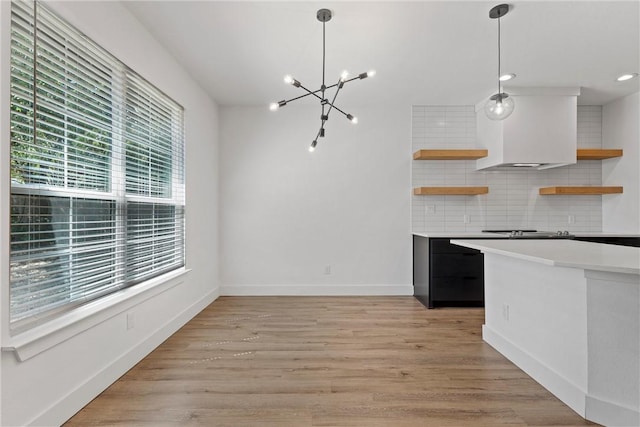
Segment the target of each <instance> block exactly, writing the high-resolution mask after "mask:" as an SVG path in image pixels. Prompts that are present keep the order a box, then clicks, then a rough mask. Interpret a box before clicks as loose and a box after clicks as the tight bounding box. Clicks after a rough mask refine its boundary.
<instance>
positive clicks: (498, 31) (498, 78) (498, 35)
mask: <svg viewBox="0 0 640 427" xmlns="http://www.w3.org/2000/svg"><path fill="white" fill-rule="evenodd" d="M498 94H500V17H499V16H498Z"/></svg>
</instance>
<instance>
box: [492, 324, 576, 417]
mask: <svg viewBox="0 0 640 427" xmlns="http://www.w3.org/2000/svg"><path fill="white" fill-rule="evenodd" d="M482 339H483V340H484V341H485V342H487V343H488V344H489V345H490V346H491V347H493V348H495V349H496V350H497V351H498V352H500V353H501V354H502V355H503V356H505V357H506V358H507V359H509V360H510V361H511V362H513V363H514V364H515V365H516V366H517V367H518V368H520V369H522V370H523V371H524V372H526V373H527V374H528V375H529V376H531V378H533V379H534V380H536V381H537V382H538V383H540V384H541V385H542V386H543V387H544V388H546V389H547V390H549V391H550V392H551V393H552V394H553V395H555V396H556V397H557V398H558V399H560V400H561V401H562V402H564V403H565V404H566V405H567V406H569V407H570V408H571V409H573V410H574V411H576V412H577V413H578V415H580V416H581V417H583V418H585V417H586V411H585V401H586V397H587V394H586V392H585V391H584V390H581V389H580V388H579V387H578V386H576V385H575V384H572V383H571V382H569V381H568V380H567V379H566V378H564V377H562V376H560V375H559V374H558V373H557V372H555V371H553V370H552V369H551V368H549V367H548V366H546V365H544V364H542V363H541V362H540V361H538V360H536V359H534V358H533V357H532V356H531V355H529V354H528V353H526V352H525V351H524V350H522V349H520V348H519V347H517V346H516V345H514V344H513V343H512V342H511V341H509V340H508V339H506V338H505V337H503V336H502V335H500V334H499V333H497V332H495V331H494V330H492V329H491V328H489V327H487V325H482Z"/></svg>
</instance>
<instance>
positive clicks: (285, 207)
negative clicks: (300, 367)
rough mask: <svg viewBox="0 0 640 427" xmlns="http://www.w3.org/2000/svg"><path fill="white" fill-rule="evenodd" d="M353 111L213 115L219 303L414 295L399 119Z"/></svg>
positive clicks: (403, 111) (385, 110)
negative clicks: (354, 120)
mask: <svg viewBox="0 0 640 427" xmlns="http://www.w3.org/2000/svg"><path fill="white" fill-rule="evenodd" d="M353 111H354V113H357V115H358V117H359V119H360V123H359V124H358V125H355V126H354V125H353V124H351V123H350V122H349V121H348V120H346V119H345V118H344V117H341V116H339V115H338V114H335V115H333V114H332V116H331V119H330V120H329V122H328V123H327V126H326V137H325V138H321V139H320V140H319V143H318V147H317V149H316V151H315V152H313V153H309V152H308V147H309V145H310V143H311V141H312V140H313V138H314V137H315V135H316V133H317V131H318V128H319V122H320V120H319V116H320V110H319V106H315V105H303V104H290V105H287V106H286V107H285V108H283V109H281V110H280V111H277V112H270V111H269V110H268V108H265V107H229V108H227V107H224V108H221V114H220V117H221V119H220V120H221V123H220V131H221V134H220V135H221V136H220V140H221V158H222V159H224V162H223V163H222V164H221V165H220V173H221V177H220V182H221V189H220V197H221V201H220V207H221V216H220V235H221V254H220V262H221V286H222V288H221V289H222V290H221V293H222V294H228V295H246V294H251V295H260V294H271V295H274V294H279V295H291V294H298V295H311V294H324V295H328V294H339V295H344V294H356V295H362V294H404V295H411V294H412V293H413V289H412V286H411V280H412V279H411V237H410V234H409V233H410V229H409V200H410V199H409V195H410V193H409V191H410V177H409V162H410V159H411V153H410V152H409V144H408V141H409V138H410V132H411V129H410V110H409V107H408V106H405V107H400V108H397V107H391V106H386V107H354V108H353ZM327 267H329V268H330V274H325V272H328V271H327V270H326V269H327Z"/></svg>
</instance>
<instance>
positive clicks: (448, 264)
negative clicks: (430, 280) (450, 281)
mask: <svg viewBox="0 0 640 427" xmlns="http://www.w3.org/2000/svg"><path fill="white" fill-rule="evenodd" d="M431 276H432V277H450V276H455V277H463V276H474V277H483V276H484V257H483V256H482V254H481V253H480V252H478V253H470V254H432V255H431Z"/></svg>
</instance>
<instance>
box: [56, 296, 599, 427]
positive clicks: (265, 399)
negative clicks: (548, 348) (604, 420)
mask: <svg viewBox="0 0 640 427" xmlns="http://www.w3.org/2000/svg"><path fill="white" fill-rule="evenodd" d="M483 323H484V310H483V309H482V308H451V309H438V310H427V309H425V308H424V307H423V306H422V304H420V303H419V302H418V301H417V300H416V299H415V298H413V297H365V296H360V297H221V298H218V299H217V300H216V301H215V302H214V303H213V304H211V305H210V306H209V307H207V308H206V309H205V310H203V311H202V312H201V313H200V314H198V315H197V316H196V317H195V318H194V319H192V320H191V321H190V322H189V323H188V324H187V325H185V326H184V327H183V328H182V329H180V330H179V331H178V332H176V333H175V334H174V335H173V336H171V337H170V338H169V339H168V340H166V341H165V342H164V343H163V344H161V345H160V346H159V347H158V348H157V349H156V350H154V351H153V352H152V353H151V354H150V355H149V356H147V357H146V358H145V359H143V360H142V361H141V362H140V363H138V364H137V365H136V366H135V367H134V368H132V369H131V370H130V371H129V372H127V373H126V374H125V375H123V376H122V377H121V378H120V379H119V380H118V381H116V382H115V383H114V384H112V385H111V386H110V387H109V388H108V389H107V390H105V391H104V392H103V393H102V394H101V395H100V396H98V397H97V398H96V399H94V400H93V401H91V402H90V403H89V404H88V405H87V406H86V407H85V408H84V409H82V410H81V411H80V412H78V413H77V414H76V415H75V416H74V417H72V418H71V419H70V420H69V421H68V422H67V423H66V424H65V426H67V427H74V426H83V427H84V426H106V425H109V426H132V425H148V426H177V425H189V426H219V425H225V426H242V425H254V426H274V427H275V426H278V427H283V426H329V425H332V426H336V425H339V426H367V427H370V426H371V427H373V426H394V427H395V426H399V427H402V426H427V427H428V426H457V427H461V426H462V427H464V426H477V425H486V426H500V425H509V426H514V425H519V426H522V425H556V426H559V425H563V426H580V425H594V424H592V423H589V422H588V421H585V420H584V419H583V418H581V417H580V416H579V415H577V414H576V413H575V412H573V411H572V410H571V409H570V408H568V407H567V406H566V405H564V404H563V403H562V402H560V401H559V400H558V399H556V398H555V397H554V396H553V395H552V394H551V393H549V392H548V391H547V390H545V389H544V388H543V387H542V386H541V385H539V384H538V383H536V382H535V381H534V380H533V379H531V378H530V377H529V376H528V375H527V374H525V373H524V372H522V371H521V370H520V369H518V368H517V367H516V366H515V365H513V364H512V363H511V362H510V361H508V360H507V359H506V358H504V357H503V356H502V355H501V354H500V353H498V352H497V351H495V350H494V349H493V348H491V346H489V345H488V344H486V343H484V342H483V341H482V324H483Z"/></svg>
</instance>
